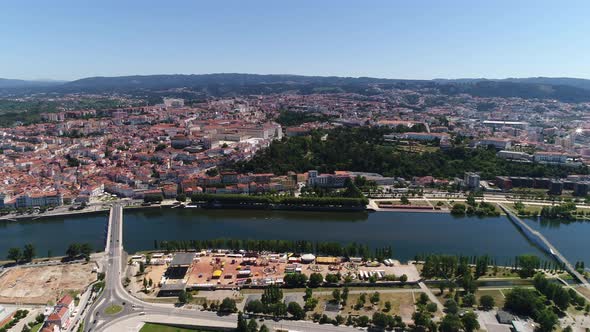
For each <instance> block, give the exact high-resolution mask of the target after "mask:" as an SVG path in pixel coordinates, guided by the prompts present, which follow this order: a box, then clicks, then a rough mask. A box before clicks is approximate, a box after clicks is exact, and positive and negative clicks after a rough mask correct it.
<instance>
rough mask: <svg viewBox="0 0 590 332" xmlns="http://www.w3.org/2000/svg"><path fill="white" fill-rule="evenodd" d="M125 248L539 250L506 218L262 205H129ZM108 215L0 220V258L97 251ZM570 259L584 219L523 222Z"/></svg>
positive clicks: (509, 254)
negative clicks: (80, 248) (299, 245)
mask: <svg viewBox="0 0 590 332" xmlns="http://www.w3.org/2000/svg"><path fill="white" fill-rule="evenodd" d="M124 218H125V219H124V220H125V222H124V228H123V229H124V233H123V236H124V246H125V249H126V250H127V251H128V252H135V251H138V250H146V249H153V245H154V240H158V241H162V240H193V239H194V240H198V239H213V238H222V237H223V238H240V239H285V240H310V241H337V242H341V243H343V244H346V243H350V242H357V243H362V244H368V245H369V246H370V247H371V248H378V247H385V246H391V247H392V249H393V252H394V256H395V257H396V258H398V259H401V260H407V259H412V258H413V257H414V256H415V255H417V254H425V253H444V254H457V255H458V254H462V255H485V254H488V255H490V256H493V257H495V258H496V259H497V260H498V263H506V262H508V261H509V260H511V259H513V257H514V256H516V255H520V254H526V253H532V254H537V255H539V256H541V255H542V253H541V252H540V251H539V250H538V249H537V248H536V247H535V246H533V245H531V244H530V243H529V242H528V241H527V240H526V239H525V238H524V237H523V236H522V235H521V234H520V233H519V232H518V231H517V230H516V228H515V227H514V226H513V225H512V224H511V223H510V221H509V220H508V219H507V218H505V217H493V218H477V217H462V218H457V217H453V216H451V215H448V214H439V213H412V212H373V213H366V212H343V213H340V212H308V211H305V212H304V211H266V210H203V209H135V210H125V211H124ZM106 222H107V214H106V213H104V214H93V215H76V216H68V217H54V218H45V219H38V220H35V221H19V222H0V257H2V258H3V257H6V253H7V252H8V249H9V248H11V247H22V246H23V245H24V244H26V243H33V244H34V245H35V247H36V248H37V256H46V255H47V254H48V251H51V252H50V253H51V254H53V255H61V254H64V253H65V250H66V248H67V246H68V245H69V244H70V243H73V242H80V243H82V242H89V243H90V244H91V245H92V246H93V248H95V249H98V250H101V249H102V248H103V245H104V234H105V226H106ZM527 223H529V224H530V225H531V226H533V227H535V228H536V229H539V230H540V231H541V232H542V233H544V234H545V235H546V236H547V237H548V238H549V240H550V241H552V243H553V244H554V245H555V246H556V247H557V248H558V249H559V250H560V251H562V253H563V254H564V255H565V256H566V257H568V259H570V260H571V261H573V262H575V261H578V260H583V261H585V262H586V264H587V265H590V251H589V250H588V249H589V248H588V246H589V244H588V241H587V239H588V236H589V235H590V223H572V224H568V225H566V224H560V225H557V226H556V225H555V224H548V223H540V222H537V221H533V220H527Z"/></svg>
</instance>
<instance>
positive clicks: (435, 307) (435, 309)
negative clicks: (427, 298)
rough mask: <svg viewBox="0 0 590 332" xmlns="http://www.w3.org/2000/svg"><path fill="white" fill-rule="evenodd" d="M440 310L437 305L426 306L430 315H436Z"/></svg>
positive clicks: (429, 304) (431, 303)
mask: <svg viewBox="0 0 590 332" xmlns="http://www.w3.org/2000/svg"><path fill="white" fill-rule="evenodd" d="M437 310H438V306H437V305H436V303H433V302H430V303H428V304H427V305H426V311H428V312H430V313H435V312H436V311H437Z"/></svg>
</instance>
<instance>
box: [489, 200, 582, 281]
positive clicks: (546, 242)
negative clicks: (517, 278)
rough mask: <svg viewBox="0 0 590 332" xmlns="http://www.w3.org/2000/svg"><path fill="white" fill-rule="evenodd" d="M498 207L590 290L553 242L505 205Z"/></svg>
mask: <svg viewBox="0 0 590 332" xmlns="http://www.w3.org/2000/svg"><path fill="white" fill-rule="evenodd" d="M498 206H500V208H501V209H502V210H503V211H504V212H505V213H506V215H507V216H508V219H510V221H511V222H512V223H513V224H514V226H516V227H517V228H518V229H520V230H521V231H522V233H523V234H524V235H525V236H526V237H527V238H528V239H529V240H530V241H532V242H533V243H535V244H536V245H538V246H539V247H540V248H541V249H542V250H543V251H545V252H546V253H547V254H549V255H551V256H552V257H554V258H555V259H556V260H557V261H558V262H560V263H562V264H563V266H564V267H565V269H566V270H567V271H568V272H569V273H571V274H572V275H573V276H574V278H576V279H578V281H580V282H581V283H582V285H583V286H584V287H588V288H590V283H588V280H586V278H584V276H583V275H582V274H580V273H579V272H578V271H576V269H575V268H574V267H573V265H572V264H571V263H570V262H569V261H568V260H567V259H566V258H565V257H564V256H563V255H562V254H561V253H560V252H559V251H558V250H557V248H555V247H554V246H553V245H552V244H551V242H549V240H547V238H545V236H543V234H541V233H539V232H538V231H536V230H534V229H533V228H532V227H530V226H529V225H527V224H526V223H525V222H524V221H523V220H522V219H520V218H519V217H518V216H517V215H515V214H514V213H513V212H512V211H510V210H509V209H508V208H506V207H505V206H504V205H502V204H498Z"/></svg>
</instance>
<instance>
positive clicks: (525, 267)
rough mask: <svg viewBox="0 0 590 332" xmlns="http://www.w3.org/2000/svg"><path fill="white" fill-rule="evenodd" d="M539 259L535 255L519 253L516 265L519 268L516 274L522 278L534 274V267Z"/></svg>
mask: <svg viewBox="0 0 590 332" xmlns="http://www.w3.org/2000/svg"><path fill="white" fill-rule="evenodd" d="M540 263H541V261H540V260H539V257H537V256H535V255H520V256H518V265H519V267H520V270H519V271H518V274H519V275H520V277H521V278H522V279H525V278H530V277H532V276H533V275H534V274H535V269H536V268H538V267H539V264H540Z"/></svg>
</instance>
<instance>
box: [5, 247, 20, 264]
mask: <svg viewBox="0 0 590 332" xmlns="http://www.w3.org/2000/svg"><path fill="white" fill-rule="evenodd" d="M6 259H9V260H11V261H14V262H15V263H18V261H19V260H20V259H21V253H20V248H10V249H8V255H6Z"/></svg>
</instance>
